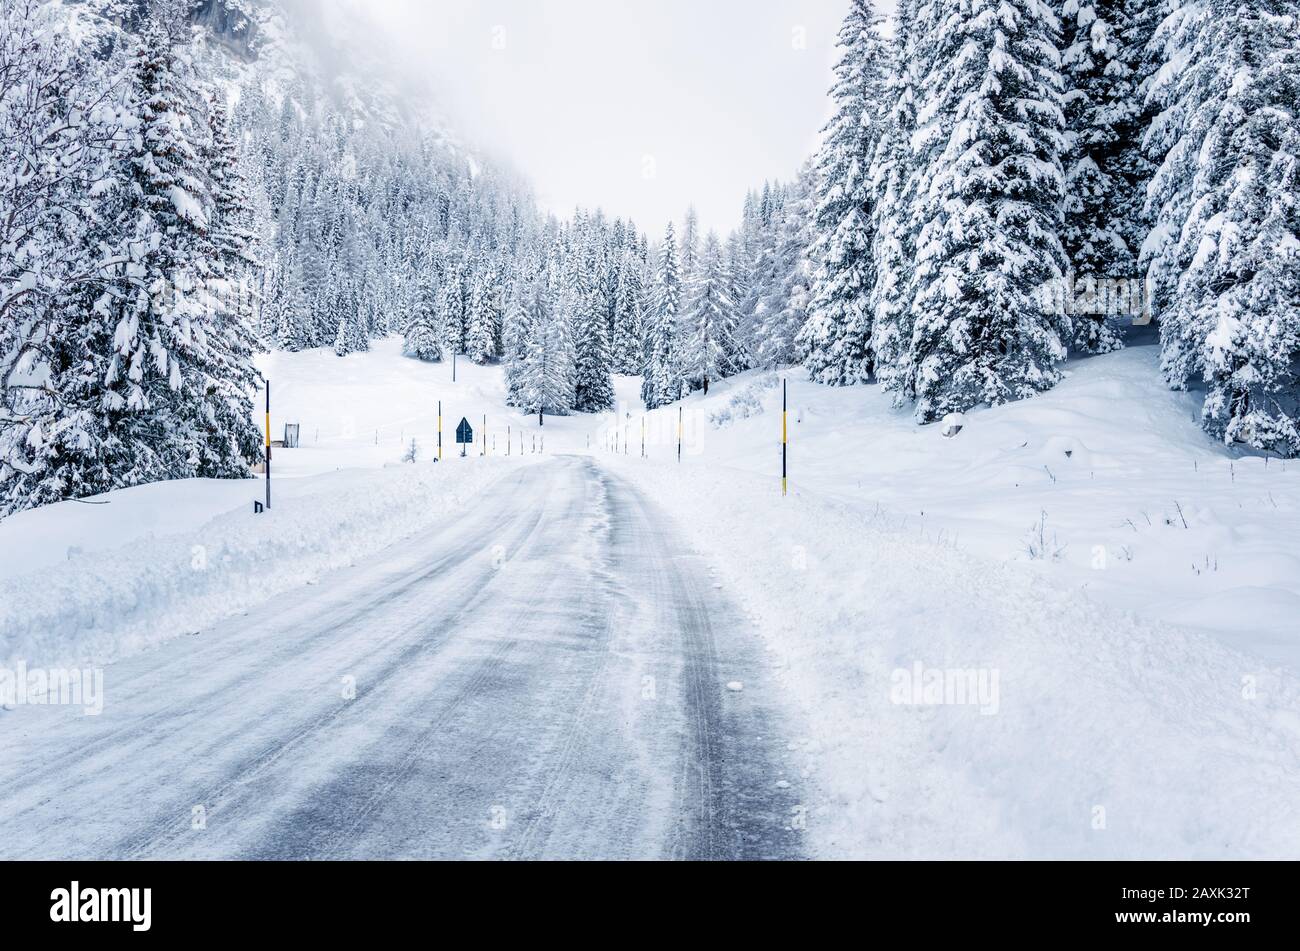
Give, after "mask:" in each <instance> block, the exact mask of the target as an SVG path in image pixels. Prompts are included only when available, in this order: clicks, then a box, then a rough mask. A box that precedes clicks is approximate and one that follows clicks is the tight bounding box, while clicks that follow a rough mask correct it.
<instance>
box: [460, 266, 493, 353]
mask: <svg viewBox="0 0 1300 951" xmlns="http://www.w3.org/2000/svg"><path fill="white" fill-rule="evenodd" d="M492 280H493V275H492V271H491V270H490V268H488V267H485V266H480V267H478V268H476V269H475V271H474V273H473V276H472V277H471V279H470V292H469V315H468V323H469V335H468V339H467V341H466V353H468V355H469V358H470V359H471V360H473V361H474V362H475V363H477V364H478V365H479V366H486V365H487V364H489V363H491V362H492V360H493V359H494V358H495V357H496V355H497V354H496V337H497V322H498V316H497V312H496V308H497V300H498V298H497V294H496V289H495V288H494V287H493V286H492Z"/></svg>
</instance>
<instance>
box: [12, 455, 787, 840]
mask: <svg viewBox="0 0 1300 951" xmlns="http://www.w3.org/2000/svg"><path fill="white" fill-rule="evenodd" d="M709 567H710V566H709V565H708V564H707V562H705V561H704V560H703V559H702V558H701V557H700V556H699V555H698V554H697V553H695V552H694V551H693V550H691V549H690V547H689V546H688V545H687V543H685V542H684V541H683V540H682V539H681V538H680V537H679V536H678V535H677V534H676V533H675V531H674V529H673V528H672V523H671V521H670V520H669V519H667V518H666V517H665V516H664V515H663V514H662V513H660V512H657V511H655V510H654V508H653V506H652V504H651V503H649V502H648V501H646V500H645V499H644V498H643V497H642V496H641V495H639V494H638V493H637V492H636V491H634V490H633V489H631V488H630V487H629V486H628V485H627V484H626V483H624V482H623V481H622V480H621V479H620V478H618V477H617V476H613V475H610V474H609V473H607V472H605V471H603V470H602V469H601V468H599V467H598V466H597V465H596V464H595V463H594V462H592V461H591V460H589V459H582V458H577V457H564V458H559V459H556V460H553V461H551V462H548V463H545V464H540V465H532V466H527V467H522V468H520V469H519V470H518V472H516V473H513V474H511V475H510V476H508V477H507V478H505V479H503V480H501V481H499V482H498V483H497V484H496V485H495V486H494V487H493V488H491V489H490V490H488V492H487V493H486V494H484V495H483V496H480V497H479V498H478V499H477V500H476V503H475V504H474V505H473V507H472V509H471V510H467V511H465V512H464V513H462V515H461V516H460V517H459V518H458V519H457V520H456V521H455V522H454V523H452V524H448V525H444V526H440V527H439V528H437V529H436V530H433V531H429V532H425V533H422V534H420V535H418V536H416V537H414V538H413V539H411V540H410V541H408V542H405V543H403V544H401V545H399V546H397V547H395V548H392V549H390V550H388V551H387V552H385V553H384V554H383V555H382V556H380V557H379V558H376V559H374V560H373V561H370V562H367V563H363V564H359V565H358V566H356V567H354V568H352V569H349V570H345V571H343V572H340V573H337V574H334V575H328V576H326V577H324V578H322V579H321V580H320V583H319V585H318V586H315V587H309V588H307V589H305V590H304V591H302V593H301V594H298V593H295V594H291V595H289V596H286V597H282V598H280V599H279V600H278V601H277V602H274V603H272V604H269V605H266V606H264V607H262V608H260V609H257V610H255V611H253V612H251V613H249V614H248V615H246V616H243V617H238V618H235V619H233V620H232V621H229V622H227V623H224V624H222V625H220V626H218V627H215V628H213V629H210V630H204V631H202V632H201V633H199V634H198V635H197V636H194V637H182V638H179V639H177V640H175V641H172V642H170V643H168V644H165V645H164V646H162V647H161V648H159V649H157V650H154V651H151V652H148V653H145V654H142V655H140V656H137V657H134V658H132V659H129V660H126V661H123V662H121V663H119V664H116V665H114V666H111V667H109V668H108V669H107V670H106V672H105V704H104V711H103V713H102V715H100V716H98V717H94V716H84V715H83V714H82V712H81V711H80V710H79V709H69V708H66V707H39V706H20V707H17V708H14V709H12V710H8V711H4V712H0V763H2V764H3V766H4V776H5V783H4V786H3V788H0V857H3V858H6V859H13V858H256V859H296V858H339V859H343V858H385V857H400V858H459V857H472V858H597V857H600V858H705V859H711V858H760V857H761V858H789V857H797V856H799V855H800V854H801V843H800V835H801V833H800V832H799V831H797V829H798V827H799V826H800V822H799V816H800V814H801V810H802V806H801V795H800V782H799V780H798V777H797V776H787V775H785V774H784V773H783V768H782V765H781V763H782V757H783V755H784V751H785V749H786V746H787V743H786V741H787V740H788V737H787V736H786V735H785V733H786V732H787V731H786V730H785V729H784V728H783V725H782V723H781V721H780V716H779V715H778V714H777V713H776V711H775V701H774V698H773V696H772V689H771V687H770V684H769V682H768V680H767V677H766V675H765V671H764V667H763V664H762V661H761V657H760V656H759V653H760V652H758V651H756V650H755V649H754V647H753V643H752V642H753V640H754V639H753V637H752V636H751V635H750V633H749V622H748V621H746V620H745V618H744V617H742V615H741V614H740V612H738V611H737V610H736V608H735V607H734V606H733V605H732V604H731V603H730V602H729V601H728V598H727V593H726V592H725V591H724V590H721V588H720V586H718V585H716V584H715V582H714V580H713V579H712V577H711V576H710V572H709ZM729 684H731V685H732V686H733V687H734V686H736V685H738V684H743V685H744V689H743V690H735V689H729V688H728V685H729ZM792 826H793V827H794V829H792V828H791V827H792Z"/></svg>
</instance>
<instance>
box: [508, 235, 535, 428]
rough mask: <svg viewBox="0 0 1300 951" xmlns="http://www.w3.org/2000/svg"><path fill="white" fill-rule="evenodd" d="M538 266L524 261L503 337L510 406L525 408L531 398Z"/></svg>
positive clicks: (528, 260)
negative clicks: (529, 392) (528, 390)
mask: <svg viewBox="0 0 1300 951" xmlns="http://www.w3.org/2000/svg"><path fill="white" fill-rule="evenodd" d="M537 270H538V265H537V263H536V262H535V261H533V260H531V259H526V260H524V261H523V262H522V263H521V264H520V267H519V273H518V275H517V276H516V277H515V284H514V290H513V292H512V293H511V295H510V306H509V308H508V309H507V310H506V317H505V326H504V329H503V330H502V337H503V342H504V346H505V367H506V372H505V376H506V405H507V406H515V407H519V408H524V407H525V401H526V399H527V395H528V394H527V392H526V391H527V383H528V370H529V367H528V360H529V357H530V356H531V354H532V346H533V332H534V326H533V314H534V311H535V310H536V306H535V304H536V301H535V300H534V296H533V295H534V293H535V288H534V286H533V285H534V283H535V282H536V281H537Z"/></svg>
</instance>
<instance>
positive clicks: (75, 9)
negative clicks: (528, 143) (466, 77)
mask: <svg viewBox="0 0 1300 951" xmlns="http://www.w3.org/2000/svg"><path fill="white" fill-rule="evenodd" d="M49 2H50V3H52V4H55V5H57V6H60V7H62V8H63V9H64V10H65V11H66V14H67V17H68V21H69V23H70V24H72V25H73V26H72V29H73V30H74V31H75V32H76V33H78V34H80V35H82V36H85V37H95V38H98V39H99V41H100V42H102V43H103V44H105V45H106V46H112V45H115V44H117V43H118V42H120V41H121V34H122V33H123V32H124V31H126V32H130V31H131V30H132V29H133V28H134V23H135V21H136V18H137V17H138V16H139V11H140V10H142V9H144V8H145V5H144V3H143V2H140V0H49ZM156 5H157V6H162V5H164V4H156ZM189 23H190V27H191V29H192V31H193V35H194V43H193V53H194V56H195V66H196V69H197V72H198V73H199V74H200V75H201V76H203V77H204V78H205V80H207V81H210V82H218V83H224V84H226V85H227V86H228V87H229V88H230V89H231V91H232V94H233V97H236V98H237V97H238V95H239V91H240V89H241V88H242V87H244V86H246V85H248V84H249V83H254V82H255V83H257V84H259V85H260V86H261V87H262V91H263V92H264V94H265V95H267V96H268V97H269V98H271V99H273V100H274V101H277V102H278V101H281V100H282V99H284V98H285V97H288V98H289V100H290V101H291V102H292V103H293V104H294V106H295V107H296V108H297V110H298V111H299V113H300V114H301V115H304V116H308V115H316V114H319V113H321V112H322V111H328V112H331V113H337V114H341V115H343V116H346V117H347V118H348V119H349V120H350V122H351V123H352V125H353V126H354V128H361V127H364V126H370V127H375V128H379V129H383V130H385V131H389V132H394V131H398V130H405V131H409V130H411V129H413V128H414V129H418V130H420V131H421V132H423V133H424V134H425V136H426V137H427V138H428V140H429V141H430V142H432V143H434V144H436V145H437V146H439V147H440V148H442V149H443V150H444V151H445V152H446V153H447V154H448V155H449V156H453V157H457V158H459V159H462V160H464V161H469V162H472V163H474V164H476V165H477V164H481V163H482V162H483V159H482V157H481V156H477V155H476V154H474V151H473V149H472V148H471V147H469V146H468V145H466V144H465V143H464V141H463V140H462V139H461V137H460V136H458V135H457V134H456V132H455V130H453V129H452V127H451V124H450V123H449V122H448V120H447V118H446V116H445V114H444V113H443V111H442V110H441V109H440V108H439V107H438V102H439V99H440V97H439V94H438V90H437V89H435V88H433V87H432V85H431V84H430V83H429V82H428V81H427V80H422V79H420V78H417V77H413V76H410V75H406V74H404V73H402V72H400V71H399V70H398V69H397V68H395V67H394V65H393V64H392V63H391V62H390V61H389V60H388V59H387V58H386V57H385V56H384V51H383V49H382V44H381V43H380V41H378V40H377V39H376V30H375V27H374V25H373V24H372V23H370V22H369V21H368V20H367V18H366V15H365V7H364V5H349V4H336V3H329V4H321V3H317V2H315V0H197V2H196V3H195V4H194V9H193V12H192V13H191V14H190V15H189Z"/></svg>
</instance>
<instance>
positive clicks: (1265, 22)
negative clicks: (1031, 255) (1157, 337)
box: [1144, 0, 1300, 455]
mask: <svg viewBox="0 0 1300 951" xmlns="http://www.w3.org/2000/svg"><path fill="white" fill-rule="evenodd" d="M1157 38H1158V42H1159V43H1160V45H1161V48H1162V50H1163V53H1164V56H1165V59H1166V62H1167V63H1168V64H1169V65H1167V66H1166V68H1164V69H1162V70H1161V71H1160V73H1159V74H1158V77H1157V79H1156V81H1155V84H1154V86H1153V90H1152V93H1153V97H1154V99H1155V101H1156V102H1157V103H1158V104H1159V105H1160V106H1161V107H1162V109H1163V111H1162V112H1161V114H1160V115H1159V117H1158V118H1157V120H1156V122H1155V123H1154V124H1153V126H1152V128H1151V130H1150V133H1149V134H1148V137H1147V145H1148V148H1149V149H1150V150H1151V152H1152V153H1153V155H1155V156H1158V157H1162V158H1163V161H1162V163H1161V165H1160V168H1159V170H1158V171H1157V173H1156V176H1155V178H1154V180H1153V181H1152V184H1151V189H1150V207H1151V210H1152V212H1153V213H1154V217H1155V222H1156V223H1155V230H1154V231H1153V233H1152V235H1151V237H1150V239H1149V240H1148V241H1147V244H1146V246H1145V248H1144V260H1145V261H1146V262H1147V263H1148V264H1149V267H1150V275H1151V280H1152V284H1153V286H1154V291H1155V301H1156V309H1157V312H1158V313H1159V315H1160V329H1161V341H1162V344H1163V360H1162V364H1163V368H1164V372H1165V375H1166V377H1167V379H1168V381H1169V383H1170V384H1171V385H1172V386H1174V387H1177V388H1183V387H1187V386H1189V385H1190V384H1192V383H1195V382H1203V383H1204V385H1205V387H1206V397H1205V406H1204V412H1203V423H1204V425H1205V428H1206V429H1207V430H1208V431H1209V432H1210V433H1212V434H1214V435H1216V436H1218V437H1220V438H1221V439H1223V440H1224V441H1225V442H1228V443H1243V444H1245V445H1248V446H1252V447H1254V448H1256V449H1262V450H1269V451H1274V452H1278V453H1282V454H1285V455H1297V454H1300V423H1298V419H1300V375H1298V374H1297V367H1300V212H1298V210H1297V203H1298V202H1300V172H1298V170H1297V165H1298V163H1300V118H1298V117H1297V103H1300V3H1297V2H1296V0H1251V2H1244V0H1185V2H1182V3H1180V4H1178V5H1177V6H1176V7H1175V8H1174V9H1173V11H1172V12H1171V14H1170V16H1169V17H1168V18H1167V19H1166V20H1165V21H1164V23H1163V24H1162V25H1161V28H1160V30H1159V32H1158V35H1157Z"/></svg>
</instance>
